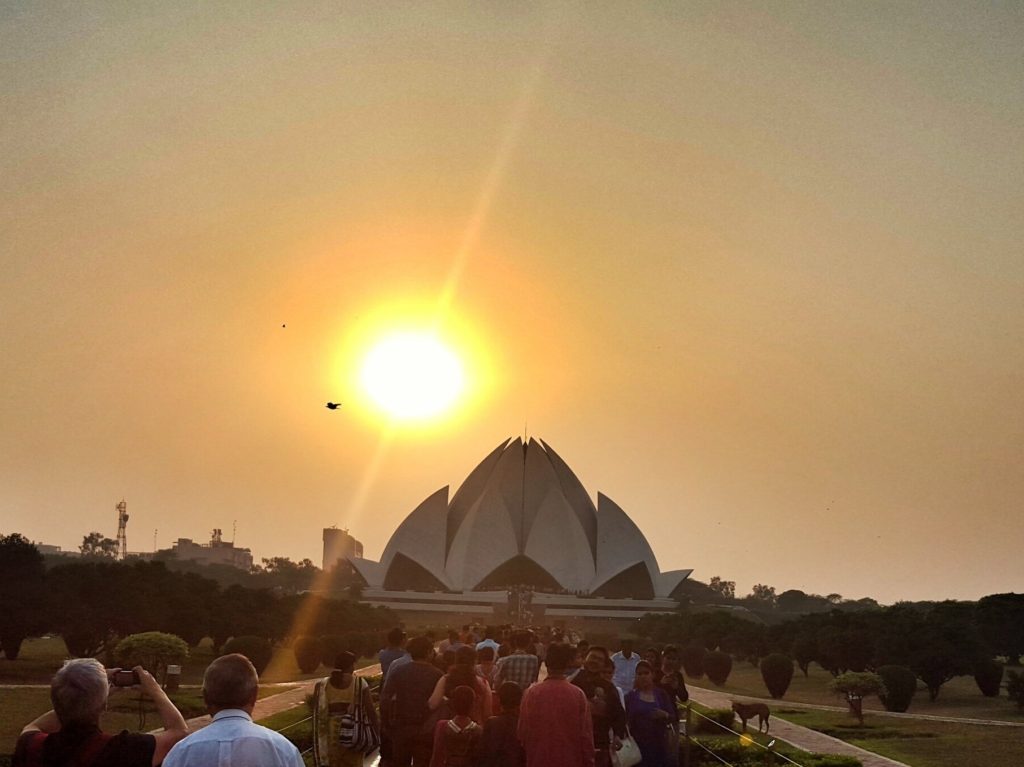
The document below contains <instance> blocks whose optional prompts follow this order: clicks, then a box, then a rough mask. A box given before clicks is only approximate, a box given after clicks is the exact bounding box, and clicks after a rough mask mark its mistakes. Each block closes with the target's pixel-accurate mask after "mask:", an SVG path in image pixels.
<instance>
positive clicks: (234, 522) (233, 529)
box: [231, 519, 238, 546]
mask: <svg viewBox="0 0 1024 767" xmlns="http://www.w3.org/2000/svg"><path fill="white" fill-rule="evenodd" d="M237 532H238V520H237V519H233V520H231V545H232V546H234V545H235V533H237Z"/></svg>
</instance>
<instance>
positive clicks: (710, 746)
mask: <svg viewBox="0 0 1024 767" xmlns="http://www.w3.org/2000/svg"><path fill="white" fill-rule="evenodd" d="M714 729H716V730H718V728H717V727H715V728H714ZM718 734H719V735H720V736H721V737H718V738H702V739H701V741H700V742H701V744H703V746H704V748H699V747H697V746H694V747H693V748H691V749H690V764H691V765H697V764H700V765H704V764H713V765H716V767H721V764H722V762H723V761H724V762H725V763H726V764H735V765H747V764H750V761H749V760H750V758H751V756H753V751H754V749H752V748H750V747H749V746H744V745H742V744H741V743H740V739H739V738H737V737H735V736H733V737H731V738H730V737H728V736H727V735H726V734H725V733H723V732H722V731H721V730H718ZM705 748H706V749H707V751H705V750H704V749H705ZM708 751H710V752H711V753H708ZM758 751H760V749H758ZM762 753H763V752H762ZM712 754H714V756H712ZM757 756H758V758H759V759H760V754H758V755H757ZM716 757H717V758H716ZM762 763H763V760H762Z"/></svg>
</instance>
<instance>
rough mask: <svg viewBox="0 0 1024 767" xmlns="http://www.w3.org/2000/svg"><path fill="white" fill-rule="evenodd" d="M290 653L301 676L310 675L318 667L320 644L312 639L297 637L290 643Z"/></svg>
mask: <svg viewBox="0 0 1024 767" xmlns="http://www.w3.org/2000/svg"><path fill="white" fill-rule="evenodd" d="M292 652H293V653H295V663H296V664H298V667H299V671H301V672H302V673H303V674H312V673H313V672H314V671H316V670H317V668H318V667H319V666H320V643H319V642H318V641H317V640H316V639H314V638H313V637H307V636H301V637H298V638H297V639H296V640H295V641H294V642H292Z"/></svg>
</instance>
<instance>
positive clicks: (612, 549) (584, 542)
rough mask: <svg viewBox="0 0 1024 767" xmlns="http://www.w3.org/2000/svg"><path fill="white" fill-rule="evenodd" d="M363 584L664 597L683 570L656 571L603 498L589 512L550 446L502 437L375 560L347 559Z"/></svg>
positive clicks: (642, 541) (631, 527) (631, 529)
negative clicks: (455, 487) (517, 588)
mask: <svg viewBox="0 0 1024 767" xmlns="http://www.w3.org/2000/svg"><path fill="white" fill-rule="evenodd" d="M352 564H353V565H354V566H355V567H356V569H357V570H359V572H360V573H361V575H362V576H363V578H364V580H365V581H366V583H367V585H368V586H371V587H377V588H384V589H388V590H413V591H435V590H450V591H472V590H486V589H499V588H505V587H506V586H509V585H512V584H517V583H518V584H528V585H532V586H534V587H536V588H539V589H542V590H551V591H560V590H564V591H570V592H581V593H592V594H594V595H596V596H609V597H613V596H617V597H627V596H632V597H637V598H651V597H654V596H659V597H667V596H671V595H672V593H673V592H674V591H675V589H676V588H677V587H678V585H679V584H680V583H681V582H682V581H683V580H684V579H685V578H686V576H687V575H689V574H690V571H689V570H676V571H672V572H669V573H662V572H661V571H660V570H659V568H658V563H657V560H656V559H655V557H654V553H653V552H652V551H651V547H650V546H649V545H648V543H647V539H646V538H644V536H643V533H641V532H640V530H639V528H638V527H637V526H636V525H635V524H634V523H633V521H632V520H631V519H630V518H629V517H628V516H627V515H626V513H625V512H624V511H623V510H622V509H621V508H619V507H618V506H617V505H616V504H615V503H614V502H613V501H611V500H610V499H609V498H607V497H606V496H604V495H601V494H598V505H597V507H595V506H594V503H593V501H591V499H590V496H589V495H588V494H587V491H586V490H585V489H584V487H583V485H582V484H581V483H580V481H579V480H578V479H577V478H576V475H575V474H573V472H572V470H571V469H570V468H569V466H568V465H567V464H566V463H565V462H564V461H563V460H562V459H561V458H560V457H559V456H558V454H557V453H555V451H554V450H552V449H551V447H550V445H547V444H545V443H543V442H540V441H537V440H534V439H530V440H529V441H528V442H526V443H524V442H523V440H522V439H518V438H517V439H514V440H505V441H504V442H502V443H501V444H500V445H498V447H497V448H495V449H494V450H493V451H491V453H490V454H489V455H488V456H487V457H486V458H484V460H483V461H481V463H480V464H479V465H478V466H477V467H476V468H475V469H474V470H473V471H472V472H470V474H469V476H468V477H467V478H466V480H465V481H464V482H463V483H462V485H461V486H460V487H459V489H458V490H457V491H456V493H455V495H454V496H453V497H452V499H451V502H450V503H449V502H448V488H447V487H445V488H442V489H441V490H438V491H437V492H436V493H434V494H433V495H431V496H430V497H429V498H427V499H426V500H425V501H424V502H423V503H421V504H420V505H419V506H418V507H417V508H416V509H415V510H414V511H413V512H412V513H411V514H409V516H408V517H406V519H405V520H404V521H403V522H402V524H401V525H399V526H398V529H397V530H395V533H394V535H392V536H391V540H390V541H389V542H388V545H387V546H386V547H385V549H384V554H383V555H382V557H381V561H380V562H379V563H377V562H371V561H369V560H365V559H363V560H359V559H356V560H353V561H352Z"/></svg>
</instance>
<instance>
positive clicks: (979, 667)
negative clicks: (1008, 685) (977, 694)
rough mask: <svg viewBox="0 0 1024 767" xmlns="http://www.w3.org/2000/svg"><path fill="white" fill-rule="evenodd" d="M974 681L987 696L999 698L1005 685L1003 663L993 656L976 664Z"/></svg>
mask: <svg viewBox="0 0 1024 767" xmlns="http://www.w3.org/2000/svg"><path fill="white" fill-rule="evenodd" d="M974 681H975V683H976V684H977V685H978V689H979V690H981V694H982V695H984V696H985V697H986V698H998V697H999V690H1000V689H1001V688H1002V686H1003V664H1002V663H1000V662H999V661H997V660H992V659H991V658H989V659H986V660H981V661H978V662H977V663H975V664H974Z"/></svg>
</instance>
